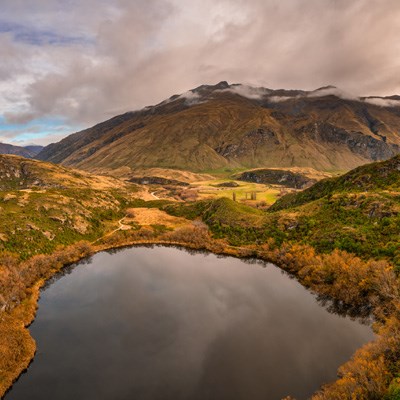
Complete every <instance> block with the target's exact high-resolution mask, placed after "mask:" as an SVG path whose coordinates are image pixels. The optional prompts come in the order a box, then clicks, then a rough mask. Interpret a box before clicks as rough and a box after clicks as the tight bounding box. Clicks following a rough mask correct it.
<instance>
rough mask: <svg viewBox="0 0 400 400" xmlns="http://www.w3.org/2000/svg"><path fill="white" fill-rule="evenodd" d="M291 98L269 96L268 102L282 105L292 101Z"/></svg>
mask: <svg viewBox="0 0 400 400" xmlns="http://www.w3.org/2000/svg"><path fill="white" fill-rule="evenodd" d="M292 99H293V97H291V96H270V97H268V100H269V101H271V102H272V103H282V102H283V101H287V100H292Z"/></svg>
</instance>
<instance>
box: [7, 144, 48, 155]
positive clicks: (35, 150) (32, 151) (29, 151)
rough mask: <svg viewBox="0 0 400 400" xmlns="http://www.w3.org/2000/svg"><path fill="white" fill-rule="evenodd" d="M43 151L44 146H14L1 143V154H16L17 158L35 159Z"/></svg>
mask: <svg viewBox="0 0 400 400" xmlns="http://www.w3.org/2000/svg"><path fill="white" fill-rule="evenodd" d="M42 149H43V146H34V145H32V146H25V147H21V146H14V145H12V144H7V143H0V154H15V155H17V156H22V157H26V158H34V157H35V156H36V155H37V154H39V153H40V151H41V150H42Z"/></svg>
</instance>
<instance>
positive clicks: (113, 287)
mask: <svg viewBox="0 0 400 400" xmlns="http://www.w3.org/2000/svg"><path fill="white" fill-rule="evenodd" d="M30 331H31V334H32V336H33V337H34V338H35V340H36V342H37V354H36V356H35V359H34V361H33V363H32V364H31V366H30V367H29V369H28V371H27V372H26V373H25V374H23V375H22V376H21V377H20V379H19V380H18V381H17V382H16V383H15V385H14V386H13V388H12V390H11V391H10V392H8V394H7V395H6V396H5V399H6V400H27V399H29V400H39V399H40V400H47V399H49V400H67V399H68V400H71V399H74V400H79V399H82V400H83V399H84V400H92V399H93V400H103V399H104V400H126V399H134V400H169V399H171V400H181V399H182V400H183V399H185V400H192V399H195V400H207V399H208V400H258V399H260V400H261V399H262V400H280V399H281V398H282V397H284V396H286V395H292V396H294V397H296V398H297V399H298V400H302V399H306V398H308V397H309V396H310V395H311V394H312V393H313V392H314V391H315V390H317V389H318V388H319V387H320V386H321V385H322V384H323V383H325V382H329V381H333V380H335V377H336V371H337V368H338V367H339V366H340V365H341V364H343V363H344V362H345V361H347V360H348V359H349V358H350V357H351V355H352V354H353V353H354V351H355V350H356V349H357V348H359V347H361V346H362V345H363V344H364V343H366V342H368V341H370V340H372V339H373V334H372V331H371V329H370V328H369V327H368V326H366V325H362V324H360V323H359V322H357V321H354V320H351V319H349V318H344V317H342V316H339V315H335V314H332V313H329V312H328V311H327V310H326V309H325V308H324V307H322V306H321V305H320V304H318V302H317V300H316V297H315V296H314V295H313V294H312V293H310V292H309V291H307V290H306V289H305V288H303V287H302V286H301V285H300V284H299V283H298V282H297V281H296V280H294V279H291V278H290V277H289V276H288V275H287V274H285V273H283V272H282V271H281V270H280V269H279V268H277V267H275V266H274V265H272V264H267V263H261V262H256V261H255V260H253V261H251V260H250V261H244V260H240V259H237V258H233V257H219V256H216V255H214V254H210V253H202V252H189V251H186V250H183V249H178V248H173V247H161V246H155V247H133V248H129V249H123V250H119V251H114V252H102V253H98V254H96V255H94V256H93V257H92V258H91V259H89V260H85V261H83V262H81V263H78V264H77V265H74V266H72V267H68V268H67V269H65V271H64V273H63V274H59V275H58V276H56V277H55V278H54V279H52V281H50V282H49V283H48V284H47V285H46V287H45V288H44V289H43V291H42V295H41V298H40V301H39V310H38V314H37V318H36V320H35V321H34V323H33V324H32V325H31V326H30Z"/></svg>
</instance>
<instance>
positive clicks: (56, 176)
mask: <svg viewBox="0 0 400 400" xmlns="http://www.w3.org/2000/svg"><path fill="white" fill-rule="evenodd" d="M126 185H127V183H123V182H122V181H119V180H117V179H114V178H108V177H105V176H97V175H92V174H89V173H88V172H85V171H76V170H73V169H70V168H66V167H63V166H60V165H54V164H51V163H47V162H42V161H38V160H32V159H26V158H24V157H21V156H16V155H1V154H0V191H6V190H21V189H32V188H35V189H51V188H52V189H73V188H77V189H82V190H84V189H95V190H102V189H121V188H122V189H125V186H126Z"/></svg>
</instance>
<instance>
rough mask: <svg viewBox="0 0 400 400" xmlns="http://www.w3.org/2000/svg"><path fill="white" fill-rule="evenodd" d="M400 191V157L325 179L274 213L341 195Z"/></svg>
mask: <svg viewBox="0 0 400 400" xmlns="http://www.w3.org/2000/svg"><path fill="white" fill-rule="evenodd" d="M399 190H400V155H398V156H396V157H393V158H391V159H390V160H387V161H384V162H377V163H372V164H367V165H364V166H361V167H358V168H356V169H354V170H352V171H350V172H348V173H347V174H344V175H342V176H340V177H338V178H330V179H324V180H322V181H319V182H318V183H316V184H315V185H313V186H311V187H310V188H308V189H306V190H304V191H302V192H300V193H292V194H288V195H286V196H284V197H282V198H281V199H279V200H278V201H277V202H276V203H275V204H274V205H273V206H272V207H271V209H270V210H271V211H277V210H282V209H286V208H290V207H296V206H300V205H302V204H305V203H309V202H311V201H314V200H318V199H321V198H323V197H326V196H332V195H333V194H338V193H360V192H375V193H376V192H380V193H382V192H385V193H388V192H389V195H390V192H395V193H397V192H399Z"/></svg>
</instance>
